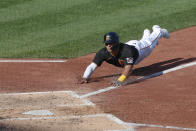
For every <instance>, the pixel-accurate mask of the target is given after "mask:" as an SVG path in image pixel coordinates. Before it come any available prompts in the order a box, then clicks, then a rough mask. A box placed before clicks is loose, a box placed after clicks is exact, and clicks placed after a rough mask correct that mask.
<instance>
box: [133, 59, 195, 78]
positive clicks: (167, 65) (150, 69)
mask: <svg viewBox="0 0 196 131" xmlns="http://www.w3.org/2000/svg"><path fill="white" fill-rule="evenodd" d="M195 60H196V58H189V59H184V58H175V59H171V60H167V61H163V62H159V63H155V64H152V65H149V66H145V67H141V68H136V69H134V70H133V72H132V74H131V75H133V76H147V75H151V74H154V73H156V72H161V71H164V70H167V69H171V68H174V67H177V66H180V65H183V64H187V63H190V62H193V61H195Z"/></svg>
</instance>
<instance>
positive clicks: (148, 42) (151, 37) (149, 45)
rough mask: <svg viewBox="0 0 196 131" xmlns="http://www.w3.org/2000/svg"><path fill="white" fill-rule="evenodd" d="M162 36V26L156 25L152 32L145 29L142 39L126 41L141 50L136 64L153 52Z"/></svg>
mask: <svg viewBox="0 0 196 131" xmlns="http://www.w3.org/2000/svg"><path fill="white" fill-rule="evenodd" d="M161 37H162V35H161V28H160V27H159V26H157V25H156V26H153V32H152V33H151V34H150V31H149V30H148V29H145V30H144V34H143V36H142V39H141V40H140V41H136V40H131V41H128V42H127V43H126V44H128V45H132V46H135V48H136V49H137V50H138V52H139V57H138V58H137V60H136V62H135V64H139V63H140V62H141V61H142V60H143V59H144V58H146V57H147V56H149V55H150V54H151V52H152V51H153V49H154V48H155V46H156V45H157V43H158V40H159V39H160V38H161Z"/></svg>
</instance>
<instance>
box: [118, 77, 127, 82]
mask: <svg viewBox="0 0 196 131" xmlns="http://www.w3.org/2000/svg"><path fill="white" fill-rule="evenodd" d="M126 78H127V77H126V76H125V75H121V76H120V77H119V78H118V81H120V82H123V81H125V80H126Z"/></svg>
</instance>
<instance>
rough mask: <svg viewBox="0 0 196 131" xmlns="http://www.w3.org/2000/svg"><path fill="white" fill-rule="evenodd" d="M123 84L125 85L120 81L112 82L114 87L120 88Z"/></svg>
mask: <svg viewBox="0 0 196 131" xmlns="http://www.w3.org/2000/svg"><path fill="white" fill-rule="evenodd" d="M123 84H124V83H123V82H121V81H118V80H116V81H113V82H112V86H115V87H120V86H122V85H123Z"/></svg>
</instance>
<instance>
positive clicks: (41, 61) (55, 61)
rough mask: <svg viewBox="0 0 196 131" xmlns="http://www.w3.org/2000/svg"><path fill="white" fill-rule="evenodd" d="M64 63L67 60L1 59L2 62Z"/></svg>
mask: <svg viewBox="0 0 196 131" xmlns="http://www.w3.org/2000/svg"><path fill="white" fill-rule="evenodd" d="M20 62H21V63H44V62H46V63H47V62H48V63H63V62H67V60H0V63H20Z"/></svg>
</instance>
